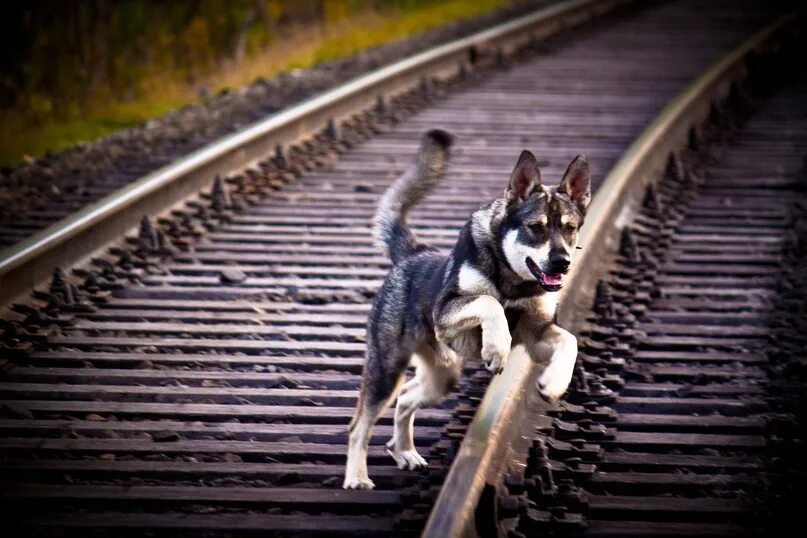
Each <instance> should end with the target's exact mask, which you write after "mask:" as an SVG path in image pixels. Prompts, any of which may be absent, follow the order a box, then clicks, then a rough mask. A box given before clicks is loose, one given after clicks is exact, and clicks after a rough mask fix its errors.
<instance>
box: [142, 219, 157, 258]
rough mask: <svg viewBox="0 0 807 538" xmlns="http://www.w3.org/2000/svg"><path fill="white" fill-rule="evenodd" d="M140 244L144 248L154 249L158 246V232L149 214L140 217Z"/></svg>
mask: <svg viewBox="0 0 807 538" xmlns="http://www.w3.org/2000/svg"><path fill="white" fill-rule="evenodd" d="M137 238H138V240H139V242H140V246H141V247H142V248H143V249H144V250H153V249H154V248H156V246H157V234H156V233H155V231H154V226H152V224H151V220H149V218H148V216H147V215H143V218H141V219H140V231H138V233H137Z"/></svg>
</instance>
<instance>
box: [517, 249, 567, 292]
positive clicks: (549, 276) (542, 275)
mask: <svg viewBox="0 0 807 538" xmlns="http://www.w3.org/2000/svg"><path fill="white" fill-rule="evenodd" d="M525 263H526V264H527V269H529V270H530V272H531V273H532V275H533V276H534V277H535V279H536V280H537V281H538V282H539V283H540V284H541V287H543V288H544V289H545V290H546V291H559V290H560V289H561V288H562V287H563V274H564V273H547V272H544V271H542V270H541V268H540V267H538V264H537V263H535V261H534V260H533V259H532V258H530V257H529V256H528V257H527V259H526V260H525Z"/></svg>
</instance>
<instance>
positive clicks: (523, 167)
mask: <svg viewBox="0 0 807 538" xmlns="http://www.w3.org/2000/svg"><path fill="white" fill-rule="evenodd" d="M540 184H541V171H540V170H538V159H536V158H535V155H533V154H532V153H530V152H529V151H527V150H524V151H522V152H521V156H520V157H519V158H518V162H517V163H516V167H515V168H513V173H512V174H510V184H509V185H508V186H507V190H506V191H505V195H506V197H507V200H508V201H510V202H513V201H516V200H526V199H527V197H528V196H529V195H530V194H532V193H533V192H534V191H535V189H537V188H538V186H539V185H540Z"/></svg>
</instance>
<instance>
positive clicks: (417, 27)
mask: <svg viewBox="0 0 807 538" xmlns="http://www.w3.org/2000/svg"><path fill="white" fill-rule="evenodd" d="M506 3H508V0H476V1H474V2H467V1H466V0H446V1H443V2H437V3H435V4H433V5H430V6H425V7H417V8H412V9H410V10H408V11H405V12H404V11H398V12H395V13H392V12H372V13H366V14H360V15H356V16H350V17H347V18H346V19H344V20H341V21H339V22H338V23H331V24H329V25H318V26H313V27H311V26H310V27H307V28H299V29H297V30H292V31H289V33H288V35H284V36H283V39H278V40H277V41H276V44H275V45H272V46H270V47H268V48H266V49H265V50H263V51H261V52H259V53H258V54H256V55H253V56H251V57H249V58H246V59H244V60H243V61H241V62H239V63H237V64H232V65H228V66H225V67H224V68H223V69H220V70H218V71H217V72H214V73H210V74H208V75H207V76H205V77H203V78H202V79H201V80H198V81H196V82H195V83H194V84H189V83H187V82H185V80H184V79H185V74H184V73H163V74H161V75H160V77H159V78H154V79H153V80H148V81H141V85H140V86H141V89H140V92H139V95H138V96H137V97H136V98H135V99H132V100H128V101H125V102H124V101H116V100H112V99H98V100H97V102H96V103H95V104H94V105H93V106H92V107H89V108H88V109H87V110H85V111H84V112H83V114H82V115H81V117H79V118H77V119H72V120H69V121H65V120H61V121H59V120H53V121H45V122H40V123H39V124H37V125H31V124H30V123H27V122H26V121H25V120H24V119H23V118H22V117H20V116H19V115H15V113H14V111H11V112H10V113H7V114H5V117H3V118H2V121H0V164H4V165H13V164H17V163H19V162H20V161H22V160H23V159H24V158H25V157H26V156H32V157H38V156H41V155H43V154H44V153H46V152H48V151H58V150H61V149H64V148H67V147H70V146H72V145H74V144H76V143H78V142H82V141H88V140H94V139H97V138H101V137H104V136H108V135H109V134H111V133H114V132H115V131H118V130H121V129H125V128H128V127H132V126H135V125H138V124H140V123H142V122H144V121H147V120H149V119H152V118H156V117H159V116H162V115H164V114H165V113H167V112H169V111H171V110H173V109H176V108H179V107H182V106H184V105H187V104H190V103H194V102H197V101H198V97H197V94H196V89H197V88H199V87H200V86H203V87H206V88H209V89H210V90H211V91H212V92H214V93H215V92H218V91H220V90H222V89H225V88H238V87H242V86H245V85H247V84H249V83H250V82H252V81H254V80H255V79H256V78H258V77H265V78H269V77H273V76H275V75H277V74H278V73H281V72H284V71H288V70H290V69H294V68H307V67H311V66H313V65H316V64H318V63H322V62H327V61H331V60H338V59H341V58H345V57H347V56H351V55H353V54H356V53H357V52H360V51H362V50H365V49H368V48H370V47H375V46H379V45H383V44H385V43H389V42H391V41H394V40H396V39H400V38H405V37H410V36H413V35H416V34H419V33H422V32H424V31H426V30H429V29H432V28H436V27H438V26H441V25H444V24H446V23H448V22H451V21H455V20H459V19H463V18H468V17H473V16H476V15H480V14H483V13H486V12H490V11H492V10H494V9H496V8H497V7H500V6H502V5H504V4H506Z"/></svg>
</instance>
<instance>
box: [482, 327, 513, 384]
mask: <svg viewBox="0 0 807 538" xmlns="http://www.w3.org/2000/svg"><path fill="white" fill-rule="evenodd" d="M511 344H512V338H511V336H510V333H509V332H507V331H500V332H498V333H497V334H494V335H492V336H491V337H489V338H486V339H484V341H483V343H482V360H483V361H484V362H485V367H486V368H487V369H488V370H489V371H491V372H493V373H494V374H500V373H502V370H504V367H505V366H506V365H507V358H508V357H509V356H510V345H511Z"/></svg>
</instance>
